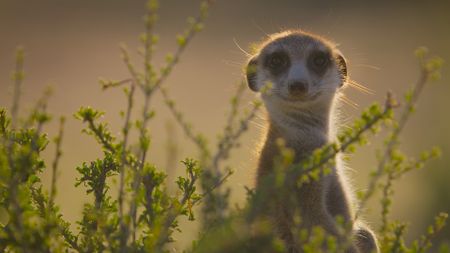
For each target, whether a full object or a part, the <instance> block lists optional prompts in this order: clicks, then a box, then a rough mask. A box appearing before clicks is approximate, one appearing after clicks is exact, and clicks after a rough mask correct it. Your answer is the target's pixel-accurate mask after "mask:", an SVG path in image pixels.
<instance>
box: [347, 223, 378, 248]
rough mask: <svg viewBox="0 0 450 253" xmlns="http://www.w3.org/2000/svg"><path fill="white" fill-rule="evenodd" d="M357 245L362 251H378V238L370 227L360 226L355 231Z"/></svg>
mask: <svg viewBox="0 0 450 253" xmlns="http://www.w3.org/2000/svg"><path fill="white" fill-rule="evenodd" d="M353 236H354V240H355V244H356V247H357V248H358V250H359V252H360V253H378V252H380V251H379V249H378V243H377V239H376V237H375V234H374V233H373V232H372V231H371V230H370V229H368V228H358V229H356V230H355V232H354V235H353Z"/></svg>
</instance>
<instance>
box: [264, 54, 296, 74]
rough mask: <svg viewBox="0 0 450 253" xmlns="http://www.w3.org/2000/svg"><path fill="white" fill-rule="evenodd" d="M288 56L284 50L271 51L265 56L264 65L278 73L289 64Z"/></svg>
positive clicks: (272, 71)
mask: <svg viewBox="0 0 450 253" xmlns="http://www.w3.org/2000/svg"><path fill="white" fill-rule="evenodd" d="M290 64H291V63H290V60H289V56H288V55H287V53H286V52H284V51H277V52H273V53H271V54H269V55H267V56H266V58H265V60H264V66H265V67H266V68H267V69H268V70H269V71H270V72H271V73H272V74H273V75H279V74H281V73H282V72H284V71H285V70H286V69H288V68H289V66H290Z"/></svg>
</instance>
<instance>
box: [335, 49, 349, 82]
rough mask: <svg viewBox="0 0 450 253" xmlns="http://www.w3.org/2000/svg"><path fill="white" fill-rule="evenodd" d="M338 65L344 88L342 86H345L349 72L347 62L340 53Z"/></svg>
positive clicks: (337, 60)
mask: <svg viewBox="0 0 450 253" xmlns="http://www.w3.org/2000/svg"><path fill="white" fill-rule="evenodd" d="M336 63H337V65H338V68H339V70H340V71H341V74H342V83H341V86H342V85H344V83H345V81H347V78H348V71H347V61H346V60H345V58H344V56H343V55H342V54H341V53H340V52H339V53H338V55H337V57H336Z"/></svg>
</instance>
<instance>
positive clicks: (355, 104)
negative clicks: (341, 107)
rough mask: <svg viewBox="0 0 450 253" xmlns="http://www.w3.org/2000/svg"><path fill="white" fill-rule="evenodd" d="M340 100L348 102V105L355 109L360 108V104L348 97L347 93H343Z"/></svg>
mask: <svg viewBox="0 0 450 253" xmlns="http://www.w3.org/2000/svg"><path fill="white" fill-rule="evenodd" d="M338 99H339V100H341V101H342V102H344V103H346V104H347V105H349V106H351V107H352V108H354V109H358V106H359V105H358V104H357V103H355V102H354V101H352V100H351V99H350V98H348V97H346V96H345V95H341V96H339V97H338Z"/></svg>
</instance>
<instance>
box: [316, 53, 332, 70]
mask: <svg viewBox="0 0 450 253" xmlns="http://www.w3.org/2000/svg"><path fill="white" fill-rule="evenodd" d="M328 60H329V57H328V55H327V54H326V53H323V52H317V53H316V54H315V55H314V57H313V63H314V65H315V66H316V67H319V68H323V67H325V66H326V65H327V63H328Z"/></svg>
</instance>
